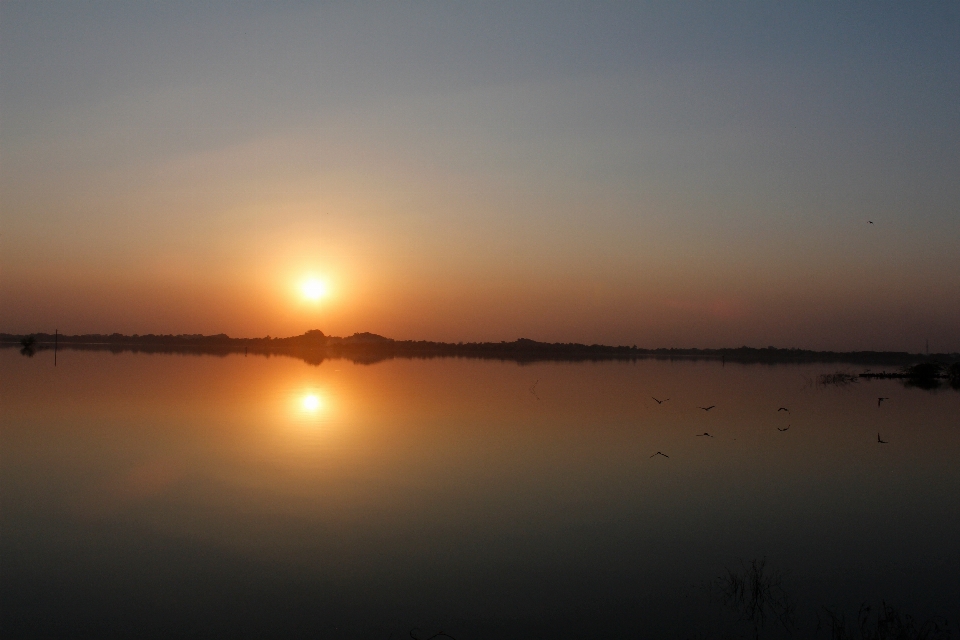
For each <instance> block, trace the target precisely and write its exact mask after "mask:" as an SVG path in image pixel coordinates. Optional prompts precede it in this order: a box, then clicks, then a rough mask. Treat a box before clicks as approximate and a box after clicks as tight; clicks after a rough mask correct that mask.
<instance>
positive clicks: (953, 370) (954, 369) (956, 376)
mask: <svg viewBox="0 0 960 640" xmlns="http://www.w3.org/2000/svg"><path fill="white" fill-rule="evenodd" d="M947 379H948V380H950V386H951V387H953V388H954V389H957V390H960V362H954V363H953V364H952V365H950V367H949V368H948V369H947Z"/></svg>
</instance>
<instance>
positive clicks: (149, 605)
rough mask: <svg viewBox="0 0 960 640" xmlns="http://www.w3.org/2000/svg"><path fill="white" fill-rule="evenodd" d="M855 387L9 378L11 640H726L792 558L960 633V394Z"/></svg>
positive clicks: (416, 368) (3, 547) (168, 371)
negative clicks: (748, 575) (737, 576)
mask: <svg viewBox="0 0 960 640" xmlns="http://www.w3.org/2000/svg"><path fill="white" fill-rule="evenodd" d="M836 369H837V366H836V365H802V366H800V365H797V366H794V365H779V366H764V365H731V364H727V365H726V366H721V364H720V363H716V362H660V361H638V362H634V363H623V362H610V363H599V364H598V363H577V364H571V363H547V364H534V365H525V366H519V365H517V364H515V363H501V362H496V361H476V360H456V359H441V360H392V361H387V362H382V363H379V364H374V365H358V364H354V363H352V362H349V361H346V360H328V361H325V362H323V363H322V364H321V365H319V366H311V365H307V364H305V363H304V362H302V361H299V360H295V359H291V358H285V357H271V358H264V357H253V356H251V357H247V358H245V357H243V355H234V356H228V357H223V358H218V357H211V356H186V355H142V354H131V353H124V354H119V355H113V354H110V353H107V352H72V351H67V352H61V353H60V355H59V356H58V366H57V367H56V368H54V367H53V362H52V353H50V352H40V353H38V354H37V355H36V356H35V357H33V358H26V357H22V356H21V355H20V354H19V353H18V352H17V351H16V350H15V349H3V350H0V376H2V379H0V382H2V384H0V401H2V404H0V408H2V412H0V456H2V457H0V490H2V492H0V498H2V503H0V507H2V509H0V525H2V528H0V572H2V576H0V615H2V618H0V624H2V627H0V631H2V632H3V635H4V636H6V637H170V636H174V635H181V636H189V637H265V636H284V637H325V638H371V639H381V638H382V639H384V640H386V639H387V638H391V637H392V638H408V637H410V635H409V633H410V631H411V629H413V628H415V627H416V628H417V630H416V631H414V632H413V634H414V635H415V636H418V637H427V636H429V635H432V634H434V633H436V632H437V631H439V630H441V629H442V630H444V631H445V632H447V633H448V634H450V635H452V636H454V637H455V638H457V640H466V639H470V638H531V637H534V638H536V637H544V638H546V637H550V638H561V637H600V636H603V635H604V634H613V633H616V634H619V635H618V636H617V637H694V636H696V637H710V636H711V635H717V634H719V633H721V632H723V629H724V626H723V625H725V624H729V623H730V620H731V619H732V618H731V616H732V615H734V614H733V613H731V611H730V610H728V609H729V607H726V608H725V605H724V604H723V602H722V598H720V597H719V596H718V594H717V593H718V592H717V585H718V584H719V583H717V582H716V579H717V577H718V576H720V575H722V574H723V572H724V569H725V567H729V568H737V567H740V566H741V565H740V563H741V562H744V563H747V562H749V561H750V560H752V559H756V558H766V560H767V566H768V567H770V568H772V569H774V570H776V571H777V572H779V573H780V574H781V576H782V583H781V586H782V589H783V592H784V593H785V594H787V595H788V596H789V598H790V599H791V601H792V602H793V603H794V604H795V607H796V614H795V619H796V624H797V625H798V628H800V629H801V631H798V632H795V637H797V636H798V635H799V637H804V636H806V635H812V634H813V632H814V627H815V624H816V621H817V615H818V612H819V613H820V614H822V612H823V611H824V607H828V608H831V609H833V610H836V611H848V612H852V613H855V612H856V609H857V607H858V606H859V605H860V603H862V602H879V601H880V600H882V599H883V600H886V601H888V602H894V603H896V604H897V605H898V606H900V607H902V609H903V610H904V611H907V612H909V613H911V614H913V615H914V616H915V617H917V618H920V619H923V618H926V617H928V616H942V617H946V618H948V619H950V620H951V622H952V627H951V628H952V629H954V633H956V629H957V627H956V622H957V621H958V620H960V544H958V541H960V464H958V462H960V417H958V416H960V393H957V392H956V391H950V390H945V391H939V392H928V391H921V390H917V389H908V388H905V387H903V386H902V385H900V384H899V383H897V382H895V381H878V382H870V383H865V382H861V383H859V384H855V385H850V386H849V387H846V388H836V387H827V388H819V387H817V385H815V384H813V383H812V381H813V379H814V378H816V376H817V375H818V374H820V373H824V372H828V371H834V370H836ZM848 369H849V370H855V369H853V368H848ZM651 396H656V397H657V398H661V399H663V398H669V400H668V401H666V402H664V403H663V404H657V403H656V402H655V401H654V400H652V399H651ZM878 396H887V397H889V398H890V400H889V401H886V402H884V403H883V405H882V406H880V407H878V406H877V397H878ZM709 405H716V408H714V409H712V410H710V411H709V412H707V411H703V410H701V409H699V408H698V407H699V406H709ZM779 407H786V408H788V409H789V413H788V412H785V411H777V409H778V408H779ZM788 426H789V429H788V430H786V431H779V430H778V428H780V429H785V428H787V427H788ZM704 432H707V433H710V434H711V436H713V437H707V436H699V437H698V436H697V435H696V434H702V433H704ZM878 433H879V434H880V435H881V436H882V437H883V439H884V440H887V441H888V442H889V444H883V445H881V444H878V443H877V435H878ZM657 451H662V452H663V453H664V454H666V455H668V456H669V457H663V456H656V457H653V458H651V457H650V456H651V455H652V454H654V453H656V452H657ZM734 617H735V616H734ZM821 617H822V615H821ZM762 631H763V633H764V634H767V635H769V636H770V637H775V636H776V634H777V629H776V628H774V625H772V624H771V623H769V622H768V623H767V625H766V626H765V627H764V628H763V629H762Z"/></svg>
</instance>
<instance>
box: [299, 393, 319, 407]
mask: <svg viewBox="0 0 960 640" xmlns="http://www.w3.org/2000/svg"><path fill="white" fill-rule="evenodd" d="M303 408H304V410H305V411H316V410H317V409H319V408H320V398H318V397H317V396H315V395H313V394H312V393H311V394H308V395H306V396H304V397H303Z"/></svg>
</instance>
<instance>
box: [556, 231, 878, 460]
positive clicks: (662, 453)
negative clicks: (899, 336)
mask: <svg viewBox="0 0 960 640" xmlns="http://www.w3.org/2000/svg"><path fill="white" fill-rule="evenodd" d="M871 224H872V223H871ZM537 382H539V380H538V381H537ZM651 398H653V400H654V402H656V403H657V404H658V405H660V404H663V403H664V402H667V401H668V400H670V398H664V399H663V400H660V399H659V398H654V397H653V396H651ZM538 399H539V398H538ZM889 399H890V398H877V407H879V406H880V405H881V404H883V401H884V400H889ZM698 408H699V409H703V410H704V411H710V410H711V409H716V408H717V405H715V404H712V405H710V406H709V407H698ZM781 411H786V412H787V414H789V413H790V409H788V408H786V407H780V408H779V409H777V413H780V412H781ZM789 430H790V425H789V424H788V425H787V426H786V427H782V428H781V427H777V431H779V432H781V433H783V432H784V431H789ZM695 435H696V437H698V438H712V437H713V435H711V434H710V433H708V432H706V431H704V432H703V433H697V434H695ZM877 443H879V444H890V443H889V442H888V441H887V440H884V439H883V438H881V437H880V434H879V433H877ZM657 456H662V457H664V458H669V457H670V456H668V455H667V454H665V453H664V452H663V451H657V452H656V453H655V454H653V455H652V456H650V457H651V458H656V457H657Z"/></svg>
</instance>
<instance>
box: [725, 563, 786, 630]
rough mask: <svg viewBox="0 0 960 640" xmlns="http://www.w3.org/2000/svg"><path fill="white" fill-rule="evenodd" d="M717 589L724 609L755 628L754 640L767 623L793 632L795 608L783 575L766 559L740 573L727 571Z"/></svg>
mask: <svg viewBox="0 0 960 640" xmlns="http://www.w3.org/2000/svg"><path fill="white" fill-rule="evenodd" d="M718 586H719V589H720V599H721V602H722V603H723V605H724V606H725V607H726V608H727V609H728V610H729V611H732V612H733V613H734V614H735V615H736V616H737V618H738V622H741V623H745V624H746V625H747V626H749V627H751V628H752V631H753V635H754V637H755V638H759V637H760V632H761V631H762V630H763V629H764V628H765V627H766V625H767V621H768V620H770V621H771V622H772V624H773V625H774V626H778V627H780V628H782V629H783V630H785V631H789V630H791V629H792V628H794V626H795V619H794V618H795V612H796V604H795V603H794V602H793V600H792V599H791V598H790V597H789V596H788V595H787V592H786V590H785V589H784V587H783V575H782V574H781V573H780V571H778V570H775V569H769V568H768V567H767V559H766V558H759V559H756V558H755V559H753V560H751V561H750V563H749V564H741V567H740V569H739V570H737V569H731V568H729V567H728V568H727V570H726V575H723V576H721V577H720V578H719V579H718Z"/></svg>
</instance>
